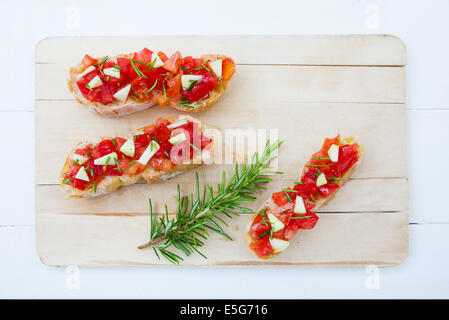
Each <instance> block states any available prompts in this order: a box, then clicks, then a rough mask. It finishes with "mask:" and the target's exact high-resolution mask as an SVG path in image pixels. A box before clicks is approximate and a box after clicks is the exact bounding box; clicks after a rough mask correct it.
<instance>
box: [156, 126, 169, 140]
mask: <svg viewBox="0 0 449 320" xmlns="http://www.w3.org/2000/svg"><path fill="white" fill-rule="evenodd" d="M170 136H171V131H170V129H168V128H167V126H166V125H165V124H160V125H158V126H157V127H156V137H157V141H159V142H164V141H167V140H168V139H170Z"/></svg>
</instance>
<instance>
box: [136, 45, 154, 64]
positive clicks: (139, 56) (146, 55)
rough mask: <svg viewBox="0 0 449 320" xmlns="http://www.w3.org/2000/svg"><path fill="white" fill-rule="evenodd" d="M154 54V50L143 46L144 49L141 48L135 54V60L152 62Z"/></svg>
mask: <svg viewBox="0 0 449 320" xmlns="http://www.w3.org/2000/svg"><path fill="white" fill-rule="evenodd" d="M152 55H153V51H151V50H149V49H147V48H143V49H142V50H140V51H139V52H137V53H136V54H135V55H134V60H137V61H140V62H144V63H147V64H149V63H151V56H152Z"/></svg>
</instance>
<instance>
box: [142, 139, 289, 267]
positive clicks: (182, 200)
mask: <svg viewBox="0 0 449 320" xmlns="http://www.w3.org/2000/svg"><path fill="white" fill-rule="evenodd" d="M281 144H282V141H278V142H275V143H273V144H272V145H270V143H269V141H267V144H266V146H265V149H264V151H263V153H262V154H261V156H260V157H259V154H258V153H255V154H254V155H253V157H252V161H251V164H250V165H248V164H243V165H242V166H241V167H240V169H239V166H238V165H236V167H235V173H234V174H233V175H232V177H231V178H230V179H229V181H228V182H226V173H225V171H223V175H222V181H221V183H219V184H218V188H217V190H216V192H214V190H213V187H212V186H211V185H204V191H203V193H202V196H201V194H200V185H199V180H198V174H196V179H195V186H196V196H195V195H194V194H193V193H192V194H191V195H190V197H189V196H181V192H180V187H179V185H178V196H177V202H178V205H177V210H176V218H169V216H168V209H167V206H165V215H164V214H163V215H161V216H159V217H158V216H156V215H153V208H152V204H151V199H150V200H149V210H150V238H149V242H147V243H145V244H143V245H141V246H139V247H138V248H139V249H143V248H147V247H151V248H152V249H153V250H154V253H155V254H156V256H157V257H158V258H160V255H162V256H163V257H164V258H165V259H167V260H168V261H169V262H171V263H175V264H179V263H180V262H181V261H183V260H184V259H183V258H182V257H180V256H179V255H178V254H176V253H174V252H173V251H171V250H170V249H171V248H173V247H174V248H176V249H178V250H180V251H181V252H182V253H184V254H185V255H187V256H189V255H190V254H192V253H195V252H196V253H198V254H199V255H201V256H202V257H203V258H206V256H205V255H204V254H202V253H201V252H200V251H199V250H198V247H201V246H203V245H204V243H205V242H204V241H205V240H207V238H208V237H209V235H210V234H209V231H214V232H216V233H218V234H220V235H222V236H224V237H225V238H227V239H230V240H232V239H231V238H230V237H229V235H227V234H226V232H225V231H224V230H223V228H222V226H220V223H221V224H223V225H225V226H227V224H226V222H225V221H223V219H222V218H220V216H219V214H220V213H222V214H224V215H226V216H227V217H229V218H232V216H238V215H239V212H240V213H250V212H252V210H250V209H248V208H246V207H243V206H242V204H245V203H251V202H254V200H255V195H256V194H257V192H258V191H260V190H262V189H263V185H262V182H268V181H271V179H270V178H268V177H263V176H264V175H266V174H270V173H275V174H278V173H280V172H278V171H274V169H273V168H270V167H269V165H268V163H269V162H270V160H272V159H274V158H275V156H272V155H271V154H272V152H273V151H274V150H276V149H277V148H278V147H279V146H280V145H281Z"/></svg>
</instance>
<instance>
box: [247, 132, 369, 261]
mask: <svg viewBox="0 0 449 320" xmlns="http://www.w3.org/2000/svg"><path fill="white" fill-rule="evenodd" d="M353 143H357V142H356V140H355V139H354V138H352V137H349V138H345V139H343V140H342V141H341V144H342V145H343V144H353ZM357 144H358V143H357ZM358 146H359V148H358V160H357V162H355V163H354V164H353V165H352V166H351V167H350V168H349V169H348V170H347V171H346V172H345V173H344V174H343V175H342V177H341V179H340V180H338V181H337V182H336V184H338V186H339V188H338V189H337V190H335V191H334V192H333V193H332V194H331V195H330V196H329V197H327V198H324V197H321V196H319V197H318V198H317V199H316V201H315V207H314V208H313V212H316V211H318V210H319V209H320V208H321V207H322V206H323V205H325V204H326V203H327V202H329V201H330V200H332V199H333V198H334V197H335V195H336V193H337V191H338V190H339V189H340V187H342V186H343V185H344V184H345V183H346V182H347V181H348V180H349V179H350V178H351V176H352V174H353V173H354V171H355V169H356V168H357V167H358V166H359V165H360V162H361V160H362V156H363V148H362V146H361V145H360V144H358ZM309 163H310V161H309V162H308V163H307V164H306V165H305V166H304V168H303V170H302V172H301V179H302V178H303V177H304V176H305V174H306V173H307V170H308V164H309ZM276 208H279V206H278V205H277V204H276V203H275V202H274V201H273V199H272V198H271V197H270V199H268V200H267V201H266V202H265V203H264V204H263V205H262V206H261V207H260V208H259V210H258V211H257V212H256V213H255V214H253V215H252V216H251V219H250V221H249V223H248V225H247V226H246V228H245V242H246V244H247V245H248V247H249V248H250V250H251V251H253V250H252V249H251V247H250V244H251V243H252V241H253V239H252V238H251V236H250V229H251V226H252V224H253V221H254V219H256V217H257V216H258V214H259V212H261V211H262V210H265V211H267V212H269V211H271V210H273V209H276ZM253 252H254V251H253ZM280 253H281V252H277V253H271V254H268V255H266V256H264V257H262V258H261V259H264V260H268V259H271V258H273V257H275V256H277V255H278V254H280Z"/></svg>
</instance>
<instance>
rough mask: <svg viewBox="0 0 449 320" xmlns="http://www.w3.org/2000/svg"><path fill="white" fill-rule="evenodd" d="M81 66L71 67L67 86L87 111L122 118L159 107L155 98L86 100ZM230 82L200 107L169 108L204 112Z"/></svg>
mask: <svg viewBox="0 0 449 320" xmlns="http://www.w3.org/2000/svg"><path fill="white" fill-rule="evenodd" d="M215 56H216V57H217V59H224V58H227V56H225V55H215ZM117 57H129V56H128V55H118V56H117ZM102 58H104V57H101V58H99V59H102ZM77 70H79V65H78V66H76V67H71V68H70V70H69V80H68V81H67V86H68V88H69V90H70V92H71V93H72V94H73V96H74V98H75V100H76V101H77V102H79V103H80V104H82V105H84V106H85V107H86V108H87V109H89V110H90V111H92V112H94V113H96V114H98V115H100V116H103V117H110V118H113V117H121V116H125V115H129V114H132V113H136V112H140V111H143V110H146V109H148V108H151V107H153V106H155V105H157V102H156V98H153V99H152V100H150V101H138V100H135V99H134V98H131V97H129V98H128V99H127V100H126V102H124V103H117V104H116V103H110V104H103V103H100V102H92V101H89V100H88V99H86V98H85V97H84V96H83V94H82V93H81V91H80V90H79V88H78V86H77V85H76V82H77V80H78V79H77V77H78V74H79V73H78V71H77ZM230 81H231V79H229V80H222V81H221V83H220V84H219V85H218V87H217V88H216V89H215V90H213V91H211V92H210V95H209V98H207V99H205V100H204V101H202V102H201V103H200V104H199V105H198V106H195V107H187V106H184V105H181V104H180V103H179V102H173V101H170V103H169V106H171V107H173V108H175V109H177V110H180V111H184V112H198V111H202V110H204V109H206V108H208V107H210V106H211V105H212V104H213V103H215V102H216V101H217V100H218V99H219V98H220V97H221V96H222V95H223V93H224V92H225V91H226V88H227V87H228V84H229V82H230Z"/></svg>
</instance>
